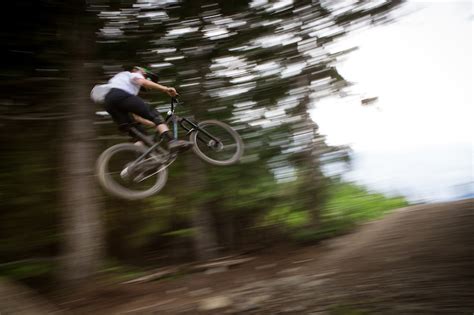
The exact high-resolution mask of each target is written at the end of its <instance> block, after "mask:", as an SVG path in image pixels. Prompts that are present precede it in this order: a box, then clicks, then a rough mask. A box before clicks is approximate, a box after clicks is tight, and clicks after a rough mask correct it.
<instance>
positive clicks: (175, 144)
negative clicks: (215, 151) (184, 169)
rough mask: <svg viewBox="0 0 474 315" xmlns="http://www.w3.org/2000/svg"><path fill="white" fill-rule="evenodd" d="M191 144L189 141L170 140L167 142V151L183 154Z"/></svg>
mask: <svg viewBox="0 0 474 315" xmlns="http://www.w3.org/2000/svg"><path fill="white" fill-rule="evenodd" d="M192 146H193V144H192V143H191V142H189V141H185V140H176V139H174V140H171V141H169V142H168V150H170V152H173V153H174V152H184V151H186V150H189V149H190V148H191V147H192Z"/></svg>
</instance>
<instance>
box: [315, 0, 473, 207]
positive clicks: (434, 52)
mask: <svg viewBox="0 0 474 315" xmlns="http://www.w3.org/2000/svg"><path fill="white" fill-rule="evenodd" d="M472 10H473V8H472V3H471V1H430V2H422V1H413V0H412V1H408V2H407V4H406V5H405V6H404V7H403V9H402V10H401V11H400V12H398V13H399V14H401V15H400V17H399V18H397V19H396V21H395V22H394V23H391V24H388V25H384V26H379V27H376V28H370V29H366V30H361V31H358V32H357V33H354V34H353V35H352V36H348V37H347V38H346V39H345V40H344V41H341V42H339V43H338V44H337V45H336V46H337V47H334V49H339V48H340V47H341V46H342V47H346V48H349V47H353V46H358V47H359V49H358V50H356V51H355V52H353V53H351V54H350V55H349V56H347V57H346V58H345V60H344V61H343V62H342V63H341V64H338V70H339V71H340V72H341V74H342V75H343V76H344V77H345V78H346V79H347V80H349V81H351V82H354V83H355V86H354V87H353V88H352V92H354V93H355V95H354V96H350V97H346V98H337V97H332V98H327V99H324V100H320V101H318V102H317V103H316V104H315V109H314V110H313V111H312V113H311V114H312V117H313V118H314V120H315V121H316V122H317V123H318V125H319V126H320V131H321V133H323V134H325V135H327V140H328V142H329V143H330V144H349V145H351V147H352V149H353V150H354V165H353V171H352V172H349V173H348V174H346V178H347V179H350V180H355V181H358V182H359V183H363V184H366V185H368V186H369V188H373V189H376V190H377V189H378V190H382V191H383V192H396V193H402V194H404V195H406V196H408V197H409V198H410V199H411V200H414V201H415V200H416V201H420V200H423V201H424V200H426V201H443V200H451V199H456V198H457V197H459V195H460V194H463V193H465V192H466V184H468V183H469V182H471V186H472V181H473V169H472V166H473V159H472V151H473V135H474V130H473V127H472V125H473V124H472V122H471V121H472V118H473V114H474V113H473V106H472V101H473V96H472V87H473V79H472V72H473V71H472V70H473V62H472V56H473V55H472V53H473V37H472V35H473V34H472V27H473V18H472V17H473V11H472ZM364 97H378V101H377V102H376V103H375V104H374V105H372V106H365V107H364V106H361V103H360V101H361V99H362V98H364ZM471 189H472V187H471ZM468 190H469V189H468Z"/></svg>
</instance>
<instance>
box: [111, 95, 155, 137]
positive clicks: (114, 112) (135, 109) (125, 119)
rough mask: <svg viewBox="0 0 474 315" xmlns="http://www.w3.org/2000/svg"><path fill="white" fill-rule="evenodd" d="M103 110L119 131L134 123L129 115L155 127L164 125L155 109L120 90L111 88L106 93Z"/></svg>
mask: <svg viewBox="0 0 474 315" xmlns="http://www.w3.org/2000/svg"><path fill="white" fill-rule="evenodd" d="M105 110H106V111H107V112H108V113H109V114H110V115H111V116H112V119H113V120H114V121H115V122H116V123H117V124H118V126H119V129H120V130H124V128H126V127H127V126H129V125H130V124H131V123H133V122H134V121H135V120H134V119H133V117H132V115H131V113H133V114H136V115H138V116H140V117H143V118H145V119H147V120H150V121H152V122H154V123H155V124H156V125H159V124H163V123H164V120H163V118H162V117H161V115H160V113H158V111H157V110H156V109H154V108H151V107H150V106H149V105H147V104H146V103H145V102H144V101H143V100H142V99H141V98H139V97H138V96H136V95H132V94H130V93H127V92H125V91H123V90H120V89H115V88H113V89H111V90H110V91H109V93H107V95H106V96H105ZM141 131H143V129H141Z"/></svg>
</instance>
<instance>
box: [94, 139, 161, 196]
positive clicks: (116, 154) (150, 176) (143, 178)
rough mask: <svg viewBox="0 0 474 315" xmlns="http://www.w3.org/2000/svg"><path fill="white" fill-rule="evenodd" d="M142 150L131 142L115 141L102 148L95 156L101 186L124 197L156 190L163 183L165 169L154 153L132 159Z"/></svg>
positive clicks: (145, 194) (144, 149)
mask: <svg viewBox="0 0 474 315" xmlns="http://www.w3.org/2000/svg"><path fill="white" fill-rule="evenodd" d="M146 150H147V149H146V148H145V147H143V146H137V145H134V144H131V143H121V144H117V145H114V146H112V147H110V148H108V149H107V150H105V151H104V152H103V153H102V154H101V155H100V157H99V159H98V160H97V175H98V178H99V182H100V184H101V185H102V187H103V188H104V189H105V190H106V191H107V192H109V193H111V194H112V195H114V196H116V197H119V198H123V199H128V200H136V199H143V198H146V197H149V196H152V195H153V194H156V193H157V192H159V191H160V190H161V189H162V188H163V187H164V186H165V184H166V181H167V179H168V170H167V169H166V167H165V166H163V165H164V164H163V163H162V156H160V155H158V153H156V154H155V153H153V155H149V156H147V157H145V158H144V159H143V160H142V161H140V162H138V163H136V159H137V158H138V157H139V156H141V155H142V154H143V153H145V152H146ZM160 168H163V169H161V170H160Z"/></svg>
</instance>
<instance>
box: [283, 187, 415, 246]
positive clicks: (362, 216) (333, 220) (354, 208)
mask: <svg viewBox="0 0 474 315" xmlns="http://www.w3.org/2000/svg"><path fill="white" fill-rule="evenodd" d="M407 205H408V202H407V201H406V200H405V199H404V198H403V197H386V196H384V195H383V194H379V193H372V192H370V191H368V190H367V189H365V188H364V187H362V186H359V185H356V184H352V183H345V182H338V181H335V182H333V183H332V185H331V189H330V194H329V198H328V200H327V202H326V203H325V205H324V207H323V208H322V211H321V221H320V222H319V227H318V228H317V229H316V228H314V227H311V228H309V227H307V228H302V229H296V230H294V231H293V233H292V234H291V237H292V238H293V239H294V240H295V241H297V242H301V243H310V242H317V241H319V240H322V239H326V238H330V237H334V236H337V235H340V234H343V233H346V232H348V231H350V230H351V229H352V228H354V227H355V226H356V225H357V224H359V223H362V222H367V221H370V220H374V219H378V218H380V217H382V216H383V215H384V214H386V213H388V212H390V210H393V209H397V208H402V207H405V206H407ZM286 224H287V225H290V223H289V222H288V219H287V221H286Z"/></svg>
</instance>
